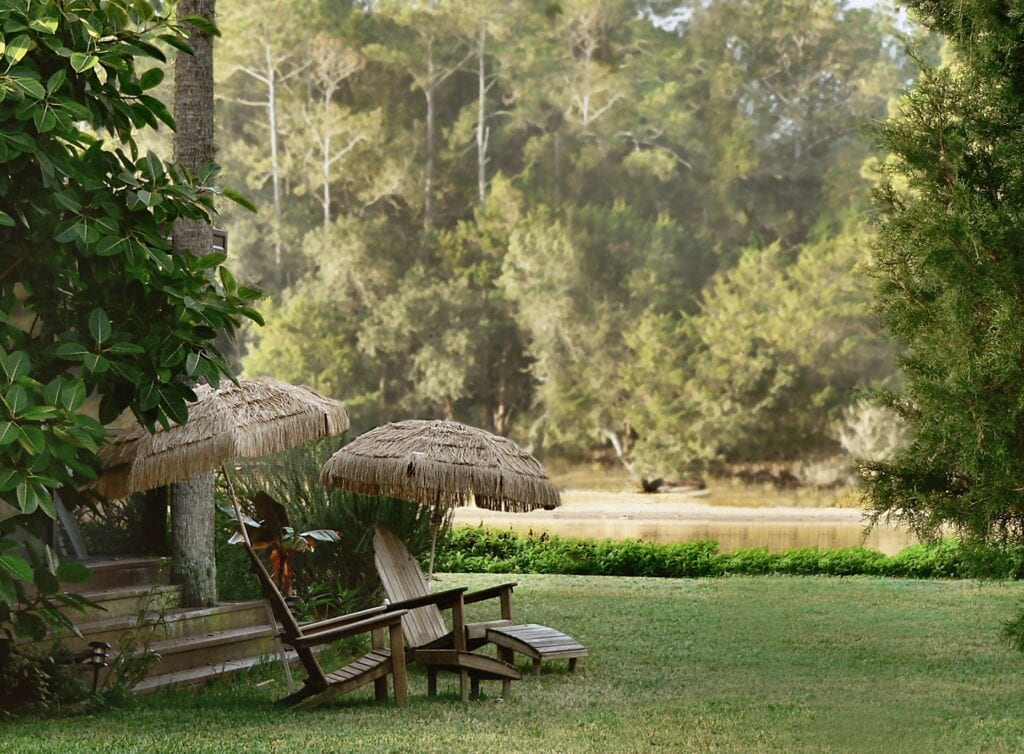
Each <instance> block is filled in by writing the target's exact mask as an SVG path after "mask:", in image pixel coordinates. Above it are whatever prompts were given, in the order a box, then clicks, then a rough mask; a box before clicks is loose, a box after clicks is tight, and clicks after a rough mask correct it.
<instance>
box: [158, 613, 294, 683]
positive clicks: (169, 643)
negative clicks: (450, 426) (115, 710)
mask: <svg viewBox="0 0 1024 754" xmlns="http://www.w3.org/2000/svg"><path fill="white" fill-rule="evenodd" d="M276 635H277V628H276V627H271V626H269V625H264V626H255V627H246V628H233V629H228V630H227V631H216V632H211V633H208V634H201V635H198V636H184V637H180V638H176V639H164V640H161V641H154V642H152V643H151V644H150V645H149V649H150V651H152V652H156V653H157V654H159V655H160V658H161V659H160V662H159V664H157V665H156V666H155V667H154V668H153V671H152V673H153V674H160V675H164V674H167V673H176V672H178V671H181V670H187V669H189V668H199V667H204V666H213V667H216V666H218V665H220V664H223V663H225V662H227V661H229V660H238V659H244V658H246V657H259V656H268V657H271V656H275V655H276V653H277V644H276V642H275V641H274V637H275V636H276Z"/></svg>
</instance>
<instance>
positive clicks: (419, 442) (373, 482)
mask: <svg viewBox="0 0 1024 754" xmlns="http://www.w3.org/2000/svg"><path fill="white" fill-rule="evenodd" d="M320 481H321V482H322V483H323V484H325V485H333V486H335V487H341V488H342V489H347V490H351V491H353V492H359V493H363V494H366V495H386V496H388V497H393V498H397V499H399V500H408V501H410V502H413V503H420V504H422V505H430V506H433V507H434V510H435V515H434V532H433V537H432V539H431V545H430V569H429V574H430V575H429V576H428V578H432V576H433V570H434V550H435V544H436V539H437V527H438V525H439V524H440V520H441V519H440V515H441V513H442V512H443V510H444V509H445V508H447V507H450V506H455V505H465V504H467V503H468V502H470V501H471V500H473V501H475V502H476V504H477V505H479V506H481V507H483V508H489V509H491V510H503V511H515V512H522V511H530V510H534V509H535V508H545V509H551V508H556V507H558V506H559V505H561V499H560V498H559V495H558V488H556V487H555V485H554V483H552V481H551V480H550V479H549V478H548V474H547V472H546V471H545V470H544V467H543V466H542V465H541V463H540V461H538V460H537V459H536V458H534V457H533V456H531V455H530V454H529V453H527V452H526V451H525V450H523V449H522V448H520V447H519V446H518V445H516V444H515V443H514V442H512V441H511V440H509V439H507V438H505V437H500V436H498V435H494V434H491V433H490V432H486V431H484V430H482V429H477V428H476V427H468V426H466V425H465V424H459V423H457V422H449V421H425V420H422V419H410V420H407V421H401V422H395V423H393V424H388V425H385V426H383V427H377V428H376V429H373V430H370V431H369V432H367V433H365V434H363V435H360V436H359V437H357V438H356V439H355V440H353V441H352V442H350V443H349V444H348V445H346V446H345V447H343V448H342V449H341V450H339V451H338V452H337V453H335V454H334V455H333V456H331V457H330V459H328V461H327V463H326V464H324V468H323V471H322V472H321V474H320Z"/></svg>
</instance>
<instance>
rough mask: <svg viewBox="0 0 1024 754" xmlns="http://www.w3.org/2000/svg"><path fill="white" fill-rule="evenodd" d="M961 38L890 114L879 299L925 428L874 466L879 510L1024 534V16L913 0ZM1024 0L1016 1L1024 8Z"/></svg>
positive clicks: (952, 38) (1010, 535) (987, 532)
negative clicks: (1023, 2) (904, 447)
mask: <svg viewBox="0 0 1024 754" xmlns="http://www.w3.org/2000/svg"><path fill="white" fill-rule="evenodd" d="M908 5H910V6H911V7H912V8H913V9H915V10H916V12H917V13H918V15H919V16H920V19H921V20H922V21H923V22H924V23H925V24H926V25H927V26H928V27H929V28H931V29H932V30H934V31H937V32H940V33H941V34H943V35H945V37H946V39H947V40H948V42H949V45H950V57H949V60H948V63H947V64H946V65H944V66H943V67H941V68H938V69H927V68H926V70H924V71H923V74H922V76H921V78H920V80H919V82H918V84H917V86H916V87H915V88H914V89H913V90H912V91H911V92H910V93H909V94H908V95H907V96H906V97H905V99H904V100H903V102H902V103H901V106H900V112H899V113H898V115H896V116H895V117H893V118H892V119H890V120H889V121H888V122H887V123H886V124H884V126H883V127H882V129H881V143H882V146H883V147H884V148H886V149H887V150H888V151H889V152H890V153H891V157H890V158H889V160H887V162H886V165H887V167H886V170H885V173H886V175H885V176H884V178H883V180H882V182H881V183H880V186H879V188H878V189H877V192H876V200H877V205H878V208H879V210H880V215H879V219H880V222H879V235H878V240H877V244H876V249H875V259H874V274H875V278H876V283H877V289H876V296H877V308H878V311H879V313H880V314H881V316H882V318H883V320H884V322H885V324H886V325H887V326H888V328H889V329H890V331H891V332H892V333H893V335H894V336H895V337H896V338H897V339H898V340H899V341H900V342H901V343H902V344H903V345H904V346H905V348H906V351H905V355H904V357H903V360H902V367H903V372H904V374H905V376H906V387H905V389H904V391H903V393H902V394H901V395H899V396H890V398H891V401H892V403H893V405H894V407H895V408H896V409H897V410H898V411H899V412H900V413H901V415H902V416H903V417H904V418H905V419H906V420H907V422H908V423H909V425H910V426H911V428H912V429H913V430H914V433H915V439H914V441H913V442H912V444H911V445H910V446H909V448H908V449H907V450H906V451H904V452H903V453H902V454H900V455H899V456H898V457H897V458H896V459H895V460H893V461H891V462H888V463H882V464H869V465H866V466H865V468H864V474H865V477H866V481H867V492H868V495H869V497H870V499H871V501H872V504H873V506H874V510H875V515H876V517H882V516H885V515H891V516H894V517H896V518H897V519H898V520H901V521H903V522H904V523H907V524H909V525H910V526H912V527H913V528H914V529H915V531H917V532H918V533H919V534H923V535H937V534H939V533H940V531H941V527H943V526H947V527H952V528H953V529H954V530H956V531H957V532H959V533H961V534H963V535H965V536H968V537H970V538H973V539H982V540H1001V539H1011V540H1021V539H1024V64H1022V61H1024V23H1022V22H1024V16H1022V13H1021V10H1020V8H1019V4H1018V3H1006V2H1000V1H997V0H962V1H961V2H956V3H949V2H943V1H942V0H916V1H912V2H909V3H908ZM1014 7H1016V8H1017V10H1010V8H1014Z"/></svg>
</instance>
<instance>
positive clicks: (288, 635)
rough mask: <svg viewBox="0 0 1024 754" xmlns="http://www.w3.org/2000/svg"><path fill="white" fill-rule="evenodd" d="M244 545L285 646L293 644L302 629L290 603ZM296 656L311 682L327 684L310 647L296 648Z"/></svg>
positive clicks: (261, 563)
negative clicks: (280, 630) (289, 605)
mask: <svg viewBox="0 0 1024 754" xmlns="http://www.w3.org/2000/svg"><path fill="white" fill-rule="evenodd" d="M242 545H243V546H244V547H245V550H246V552H248V553H249V561H250V562H251V564H252V570H253V571H254V572H255V573H256V578H257V579H258V580H259V582H260V591H261V592H263V597H264V599H266V600H267V602H268V603H270V609H271V611H272V612H273V614H274V617H275V618H276V619H277V620H278V622H279V623H280V624H281V628H282V638H283V639H284V642H285V644H291V641H290V640H294V639H297V638H299V637H300V636H301V635H302V629H301V628H300V627H299V622H298V621H297V620H295V616H294V615H292V611H291V610H290V609H289V608H288V603H287V602H286V601H285V599H284V595H283V594H281V591H280V590H279V589H278V588H277V584H275V583H274V580H273V579H272V578H270V574H269V573H267V569H266V568H265V567H264V565H263V561H261V560H260V559H259V556H258V555H257V554H256V552H255V550H253V549H252V547H251V546H250V545H249V543H248V542H243V543H242ZM293 648H294V649H295V652H296V654H298V656H299V659H300V660H301V661H302V666H303V667H304V668H305V669H306V673H308V674H309V677H310V679H311V680H315V681H316V683H317V684H318V685H326V684H327V675H326V674H325V673H324V670H323V668H322V667H320V663H319V662H318V661H317V659H316V655H315V654H313V651H312V650H311V649H309V648H308V647H295V646H293Z"/></svg>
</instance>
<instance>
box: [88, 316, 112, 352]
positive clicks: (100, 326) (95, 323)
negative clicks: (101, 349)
mask: <svg viewBox="0 0 1024 754" xmlns="http://www.w3.org/2000/svg"><path fill="white" fill-rule="evenodd" d="M110 329H111V328H110V317H108V316H107V313H106V312H105V311H103V309H101V308H99V307H96V308H95V309H93V310H92V313H91V314H90V315H89V332H90V333H91V334H92V337H93V340H95V341H96V344H97V345H102V344H103V343H104V342H105V341H106V340H107V338H109V337H110Z"/></svg>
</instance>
